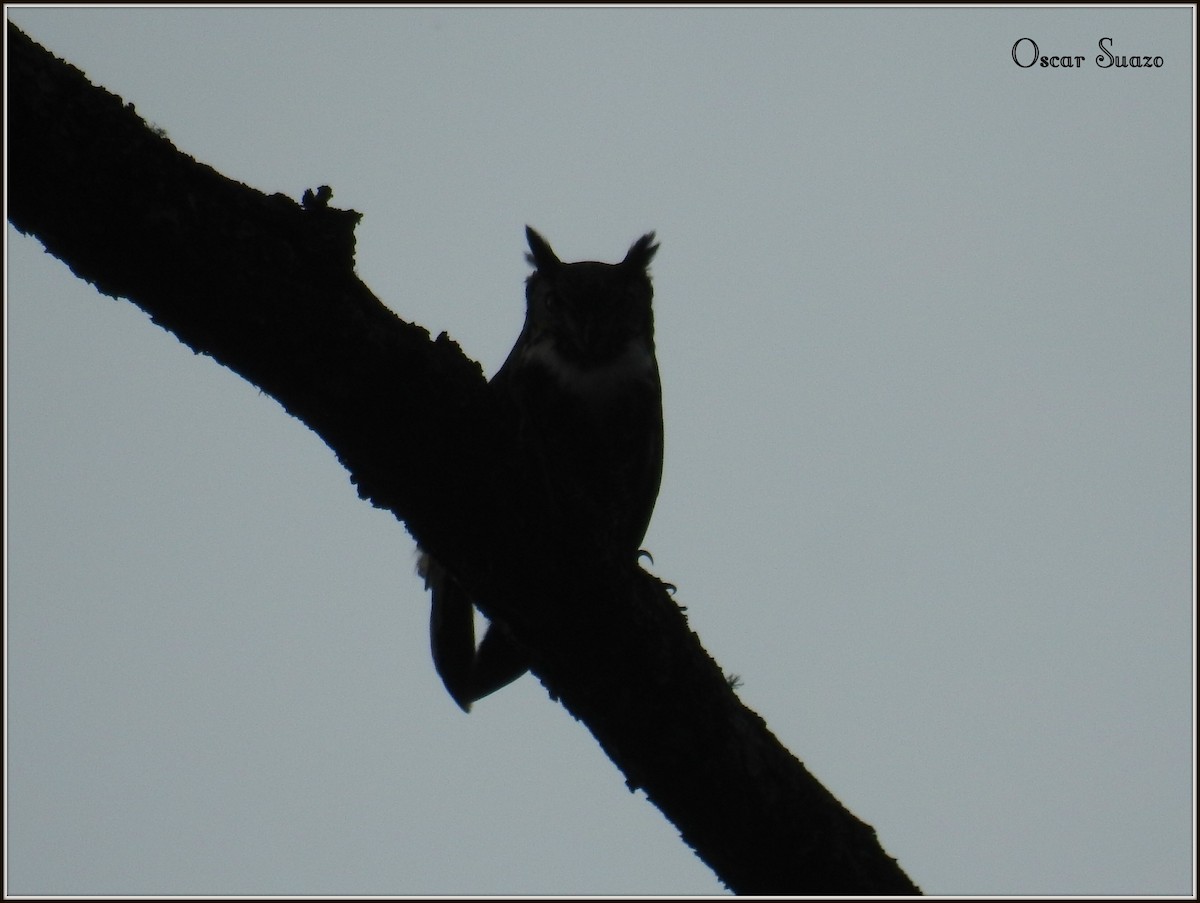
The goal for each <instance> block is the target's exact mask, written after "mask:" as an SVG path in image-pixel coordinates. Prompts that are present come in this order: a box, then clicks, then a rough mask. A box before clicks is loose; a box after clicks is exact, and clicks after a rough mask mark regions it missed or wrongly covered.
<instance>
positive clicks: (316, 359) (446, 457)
mask: <svg viewBox="0 0 1200 903" xmlns="http://www.w3.org/2000/svg"><path fill="white" fill-rule="evenodd" d="M8 39H9V40H8V51H9V56H8V79H9V129H10V132H9V135H10V138H9V218H10V220H11V221H12V223H13V224H14V225H15V226H16V227H17V228H18V229H19V230H21V231H22V232H24V233H27V234H30V235H34V236H36V237H37V238H38V239H39V240H40V241H41V242H42V243H43V244H44V245H45V247H46V249H47V250H48V251H50V253H52V254H54V255H55V256H56V257H58V258H59V259H61V260H63V261H64V262H65V263H66V264H67V265H68V266H69V267H70V268H71V269H72V271H73V272H74V273H75V274H76V275H77V276H79V277H80V278H81V279H84V280H86V281H88V282H90V283H92V284H94V285H95V286H96V287H97V288H98V289H99V290H100V291H102V292H104V293H106V294H109V295H112V296H114V297H124V298H128V299H129V300H131V301H132V302H133V303H134V304H136V305H138V306H139V307H140V308H142V309H143V310H145V311H146V312H148V313H149V314H150V316H151V318H152V319H153V320H154V322H156V323H158V324H159V325H161V326H163V327H164V328H165V329H168V330H169V331H170V332H172V333H173V334H174V335H176V336H177V337H178V338H179V339H180V340H182V341H183V342H184V343H186V344H187V345H188V346H189V347H191V348H192V349H194V350H195V351H197V352H198V353H202V354H206V355H209V356H211V357H213V358H214V359H215V360H216V361H218V362H219V363H221V364H223V365H224V366H226V367H228V368H230V369H231V370H233V371H235V372H236V373H238V374H240V375H241V376H243V377H244V378H245V379H247V380H248V381H250V382H251V383H253V384H254V385H256V386H258V387H260V388H261V389H262V390H263V391H264V392H267V393H268V394H270V395H271V396H273V397H274V398H276V399H277V400H278V401H279V402H280V404H282V405H283V407H284V408H285V409H286V410H287V411H288V412H289V413H291V414H292V415H293V416H295V417H297V418H299V419H300V420H302V421H303V422H304V423H305V424H307V425H308V426H309V427H311V428H312V429H313V431H314V432H316V433H317V435H319V436H320V437H321V438H322V439H323V440H324V441H325V442H326V443H327V444H328V445H329V447H330V448H332V449H333V451H334V452H335V453H336V454H337V456H338V459H339V460H340V461H341V462H342V464H343V465H344V466H345V467H346V469H347V470H348V471H349V472H350V474H351V477H352V479H353V481H354V482H355V484H356V485H357V487H358V491H359V494H360V495H361V496H362V497H363V498H364V499H367V500H369V501H370V502H371V503H372V504H374V505H376V506H378V507H381V508H386V509H388V510H391V511H393V512H394V513H395V514H396V516H397V517H399V518H401V519H402V520H403V521H404V523H405V524H406V525H407V526H408V529H409V531H410V532H411V533H412V534H413V536H414V537H416V538H417V540H418V541H419V542H420V543H421V545H422V546H424V547H425V548H426V549H428V550H429V551H431V552H432V553H433V554H434V555H435V556H436V557H437V558H438V559H439V560H441V561H442V562H444V563H445V564H446V565H447V566H449V567H450V568H451V569H452V570H453V572H454V573H455V574H456V575H458V576H459V577H460V579H461V581H462V582H463V583H464V585H465V586H466V588H467V589H468V591H470V592H471V593H472V595H473V596H474V597H475V598H477V599H478V600H479V604H480V607H481V608H483V610H484V612H485V613H486V614H488V615H489V616H490V617H495V618H500V619H501V620H503V621H504V622H505V623H506V624H507V625H508V626H509V627H510V628H511V630H512V633H513V635H514V637H515V638H516V639H517V640H518V641H519V642H520V643H521V644H522V645H524V646H525V647H526V648H527V649H528V651H529V654H530V656H531V660H532V661H533V668H532V670H533V672H534V673H535V674H536V675H537V676H538V677H539V678H540V679H541V681H542V683H543V684H544V685H545V686H546V687H547V688H548V690H549V691H550V693H551V695H552V696H554V697H555V698H557V699H559V700H561V702H562V703H563V705H564V706H565V707H566V708H567V709H568V710H569V711H570V712H571V713H572V714H573V715H574V716H575V717H576V718H578V719H579V720H581V721H583V722H584V723H585V724H586V725H587V726H588V728H589V729H590V730H591V732H592V734H593V735H594V736H595V737H596V739H597V741H598V742H599V743H600V744H601V746H602V747H603V748H604V750H605V752H606V753H607V754H608V755H609V756H610V758H611V759H612V760H613V762H614V763H615V764H616V765H617V767H618V768H619V769H620V770H621V772H622V773H623V774H624V775H625V778H626V782H627V784H628V786H629V787H630V789H636V788H642V789H643V790H645V792H646V795H647V797H648V798H649V799H650V800H651V801H652V802H653V803H654V804H655V805H656V806H658V808H659V809H661V810H662V812H663V813H664V814H665V815H666V816H667V818H668V819H670V820H671V821H672V822H673V823H674V824H675V825H676V827H678V829H679V831H680V833H681V834H682V836H683V838H684V840H685V841H686V842H687V843H688V844H689V845H691V846H692V848H693V849H695V851H696V853H697V855H699V856H700V857H701V858H702V859H703V860H704V861H705V862H706V863H708V864H709V865H710V866H711V867H712V868H713V870H714V871H715V872H716V873H717V875H718V876H719V877H720V879H721V880H722V881H723V882H724V883H725V884H726V885H727V886H728V887H730V888H731V889H732V890H734V891H736V892H738V893H751V894H793V895H799V894H856V895H862V894H912V893H919V891H918V890H917V888H916V887H915V886H914V885H913V883H912V882H911V881H910V880H909V879H908V877H907V876H906V875H905V874H904V873H903V871H901V869H900V868H899V866H898V865H897V864H896V863H895V861H894V860H892V859H891V858H889V857H888V856H887V855H886V853H884V851H883V850H882V848H881V847H880V845H879V843H878V841H877V839H876V837H875V832H874V831H873V829H872V828H871V827H870V826H869V825H866V824H864V823H863V822H861V821H859V820H858V819H857V818H855V817H854V816H853V815H852V814H851V813H849V812H848V811H847V810H846V809H845V808H844V807H843V806H842V805H841V804H840V803H839V802H838V801H837V800H836V799H835V798H834V797H833V796H832V795H831V794H830V793H829V792H828V791H827V790H825V788H824V787H822V786H821V785H820V784H819V783H818V782H817V781H816V780H815V779H814V778H813V777H812V776H811V775H810V774H809V773H808V771H807V770H806V769H805V768H804V766H803V765H802V764H801V763H800V762H799V761H797V760H796V759H795V757H794V756H792V755H791V754H790V753H789V752H788V751H787V750H786V749H784V748H783V746H782V745H781V744H780V743H779V741H778V740H777V739H776V738H775V737H774V736H773V735H772V734H771V733H770V731H768V730H767V727H766V725H765V724H764V723H763V721H762V719H761V718H759V717H758V716H757V715H756V714H754V713H753V712H751V711H750V710H749V709H747V708H745V707H744V706H743V705H742V704H741V702H740V701H739V700H738V699H737V697H736V695H735V694H734V693H733V691H732V689H730V687H729V685H728V683H727V682H726V680H725V679H724V676H723V675H722V673H721V670H720V669H719V668H718V667H717V665H716V663H715V662H713V660H712V659H711V658H710V657H709V655H708V654H707V653H706V652H705V651H704V649H703V648H702V647H701V646H700V643H699V641H698V639H697V638H696V636H695V634H694V633H693V632H691V631H690V630H689V629H688V626H687V621H686V619H685V617H684V616H683V613H682V611H681V610H680V608H679V607H678V606H677V605H675V604H674V603H673V602H672V600H671V598H670V597H669V595H668V594H667V592H666V591H665V588H664V585H663V584H662V583H660V582H659V581H658V580H657V579H655V578H654V577H652V576H650V575H649V574H647V573H645V572H644V571H642V570H640V569H638V568H635V567H631V566H630V565H629V564H628V563H626V562H623V561H620V560H617V559H616V558H614V557H613V556H611V555H608V554H606V552H605V550H604V549H603V548H600V547H597V546H596V544H594V543H592V542H590V541H589V538H588V537H586V536H579V535H571V534H570V531H566V530H561V529H556V524H555V515H554V512H553V509H552V507H551V506H550V505H549V504H547V500H546V499H545V498H543V497H542V495H541V494H540V491H539V489H538V485H539V484H538V482H537V481H536V480H533V479H530V474H529V473H527V472H526V465H525V464H524V463H523V461H522V459H521V457H520V455H519V453H518V444H517V442H516V441H515V429H514V425H513V424H512V423H509V422H507V421H506V420H505V417H504V415H503V414H502V413H501V409H500V408H499V406H496V405H493V404H492V403H491V400H490V396H489V393H488V390H487V385H486V383H485V381H484V378H483V375H482V373H481V371H480V368H479V366H478V364H475V363H474V362H472V361H470V360H468V359H467V358H466V357H465V356H464V355H463V354H462V352H461V351H460V350H459V349H458V346H457V345H455V344H454V343H453V342H451V341H450V340H449V339H447V338H446V337H445V335H442V336H439V337H438V339H437V340H431V339H430V337H429V334H428V332H427V331H426V330H424V329H422V328H420V327H418V326H415V325H413V324H409V323H405V322H404V321H402V320H401V319H399V318H398V317H396V316H395V315H394V314H393V313H392V312H391V311H389V310H388V309H387V308H386V307H385V306H384V305H383V304H382V303H380V301H379V300H378V299H377V298H375V296H374V295H373V294H372V293H371V292H370V290H369V289H367V287H366V286H364V285H363V284H362V283H361V282H360V281H359V280H358V279H357V277H356V276H355V275H354V268H353V263H354V260H353V257H354V234H353V230H354V226H355V224H356V223H357V221H358V219H359V215H358V214H357V213H354V212H353V211H343V210H336V209H333V208H330V207H328V206H327V203H326V202H327V200H328V196H329V192H328V189H322V190H320V191H318V192H317V193H316V194H315V195H314V194H312V193H311V192H309V193H306V195H305V198H304V203H303V204H297V203H296V202H294V201H292V200H291V199H289V198H286V197H284V196H282V195H274V196H266V195H264V194H262V193H260V192H257V191H255V190H253V189H251V188H249V187H247V186H245V185H241V184H239V183H237V182H234V181H232V180H231V179H228V178H226V177H224V176H222V175H221V174H219V173H217V172H215V171H214V170H212V169H211V168H210V167H208V166H205V165H203V164H201V163H198V162H197V161H195V160H193V159H192V158H191V157H189V156H187V155H186V154H183V153H181V152H180V151H179V150H177V149H176V148H175V147H174V146H173V145H172V144H171V143H170V141H168V140H167V139H166V138H165V137H164V136H162V135H161V134H158V133H156V132H155V131H153V130H151V129H149V128H147V127H146V124H145V123H144V122H143V121H142V120H141V119H140V118H139V117H138V116H137V114H136V112H135V110H134V108H133V106H132V105H131V104H129V105H127V104H124V103H123V102H122V101H121V99H120V98H118V97H115V96H114V95H112V94H109V93H108V92H106V91H104V90H103V89H101V88H96V87H93V86H92V85H91V84H89V83H88V81H87V80H86V79H85V78H84V76H83V74H82V73H81V72H79V71H78V70H77V69H74V68H73V67H71V66H69V65H68V64H66V63H64V62H62V61H60V60H57V59H55V58H54V57H53V56H52V55H50V54H49V53H48V52H47V51H45V50H44V49H43V48H41V47H39V46H38V45H37V44H35V43H34V42H32V41H31V40H30V39H29V38H28V37H26V36H25V35H24V34H22V33H21V32H20V31H19V30H18V29H16V27H15V26H13V25H12V23H9V25H8Z"/></svg>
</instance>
